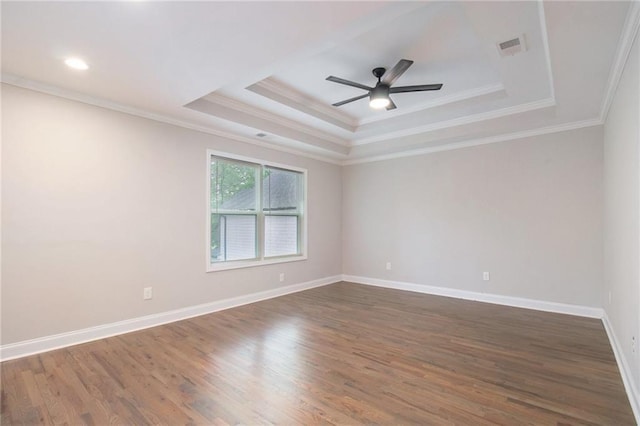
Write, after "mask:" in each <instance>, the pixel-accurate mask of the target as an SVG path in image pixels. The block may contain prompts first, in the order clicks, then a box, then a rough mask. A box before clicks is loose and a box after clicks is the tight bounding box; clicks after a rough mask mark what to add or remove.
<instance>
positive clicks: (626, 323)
mask: <svg viewBox="0 0 640 426" xmlns="http://www.w3.org/2000/svg"><path fill="white" fill-rule="evenodd" d="M639 51H640V42H638V37H637V36H636V40H635V43H634V45H633V48H632V50H631V55H630V57H629V59H628V61H627V64H626V67H625V70H624V72H623V74H622V78H621V80H620V83H619V86H618V89H617V91H616V96H615V98H614V100H613V103H612V105H611V109H610V111H609V115H608V117H607V122H606V123H605V126H604V190H605V197H604V212H605V213H604V242H605V250H604V292H603V294H602V305H603V306H604V309H605V311H606V313H607V316H608V317H609V320H610V323H611V326H612V328H613V331H614V333H615V335H616V338H617V340H618V342H619V344H620V346H621V349H622V354H623V356H624V358H625V362H626V363H627V364H628V366H629V368H630V369H631V374H632V375H633V378H634V380H635V389H636V391H635V392H636V395H640V394H639V393H638V392H639V389H640V366H639V365H638V364H639V363H640V361H639V358H638V351H639V350H640V348H639V343H638V341H637V339H638V332H639V330H640V324H639V322H640V308H639V306H640V275H639V274H640V249H639V247H638V245H639V240H640V208H639V206H638V204H639V202H640V200H639V199H640V125H639V124H638V123H639V121H640V105H639V103H640V83H639V77H638V76H639V75H640V52H639ZM609 295H611V301H609ZM632 336H635V338H636V348H638V349H636V354H633V353H632V351H631V338H632Z"/></svg>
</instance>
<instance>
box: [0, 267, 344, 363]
mask: <svg viewBox="0 0 640 426" xmlns="http://www.w3.org/2000/svg"><path fill="white" fill-rule="evenodd" d="M341 279H342V277H341V276H340V275H335V276H332V277H326V278H320V279H317V280H313V281H308V282H305V283H299V284H294V285H290V286H286V287H279V288H275V289H272V290H266V291H261V292H258V293H252V294H247V295H244V296H238V297H232V298H230V299H224V300H218V301H215V302H211V303H204V304H202V305H196V306H189V307H187V308H181V309H176V310H173V311H167V312H161V313H158V314H153V315H147V316H144V317H138V318H132V319H129V320H124V321H118V322H114V323H110V324H104V325H99V326H96V327H90V328H85V329H82V330H76V331H70V332H67V333H61V334H55V335H52V336H45V337H40V338H37V339H32V340H25V341H22V342H17V343H11V344H8V345H2V346H0V361H7V360H10V359H15V358H21V357H24V356H28V355H34V354H38V353H42V352H47V351H51V350H54V349H60V348H64V347H67V346H72V345H77V344H80V343H87V342H91V341H93V340H98V339H104V338H105V337H111V336H115V335H118V334H124V333H130V332H132V331H137V330H142V329H145V328H150V327H155V326H158V325H162V324H167V323H170V322H174V321H180V320H183V319H187V318H192V317H197V316H200V315H205V314H209V313H212V312H217V311H222V310H225V309H229V308H234V307H236V306H241V305H247V304H249V303H255V302H259V301H261V300H266V299H272V298H274V297H279V296H284V295H286V294H290V293H296V292H299V291H303V290H308V289H311V288H315V287H321V286H324V285H328V284H333V283H335V282H338V281H341Z"/></svg>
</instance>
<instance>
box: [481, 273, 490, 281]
mask: <svg viewBox="0 0 640 426" xmlns="http://www.w3.org/2000/svg"><path fill="white" fill-rule="evenodd" d="M482 280H483V281H489V273H488V272H483V273H482Z"/></svg>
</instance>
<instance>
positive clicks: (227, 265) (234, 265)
mask: <svg viewBox="0 0 640 426" xmlns="http://www.w3.org/2000/svg"><path fill="white" fill-rule="evenodd" d="M301 260H307V256H306V255H301V256H287V257H280V258H273V259H264V260H238V261H231V262H223V263H219V264H216V263H210V264H209V265H207V272H216V271H227V270H229V269H240V268H253V267H254V266H264V265H274V264H276V263H288V262H299V261H301Z"/></svg>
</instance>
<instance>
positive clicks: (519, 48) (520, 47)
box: [496, 34, 527, 56]
mask: <svg viewBox="0 0 640 426" xmlns="http://www.w3.org/2000/svg"><path fill="white" fill-rule="evenodd" d="M496 46H497V47H498V52H500V56H513V55H515V54H516V53H520V52H524V51H525V50H527V46H526V44H525V40H524V34H522V35H520V36H518V37H516V38H512V39H511V40H506V41H503V42H501V43H497V44H496Z"/></svg>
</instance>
